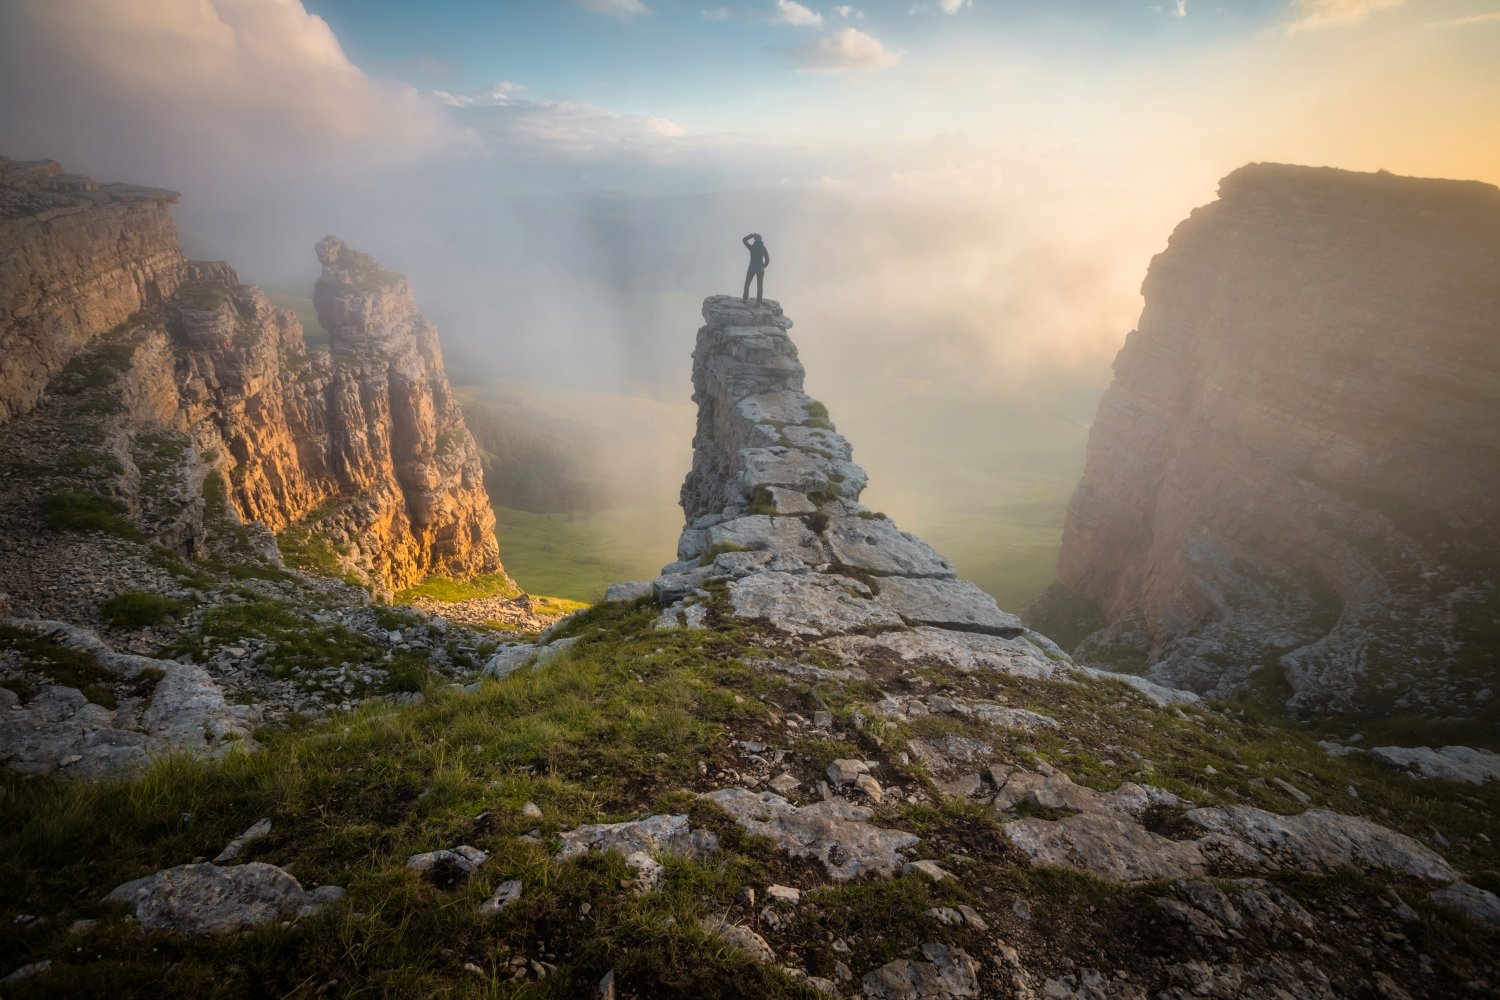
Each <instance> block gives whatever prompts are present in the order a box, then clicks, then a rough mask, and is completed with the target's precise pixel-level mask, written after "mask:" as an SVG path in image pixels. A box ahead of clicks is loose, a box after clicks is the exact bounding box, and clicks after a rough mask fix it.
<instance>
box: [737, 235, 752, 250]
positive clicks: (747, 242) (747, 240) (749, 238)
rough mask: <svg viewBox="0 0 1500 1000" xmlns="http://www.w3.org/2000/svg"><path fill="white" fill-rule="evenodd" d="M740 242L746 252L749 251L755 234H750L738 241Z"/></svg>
mask: <svg viewBox="0 0 1500 1000" xmlns="http://www.w3.org/2000/svg"><path fill="white" fill-rule="evenodd" d="M740 242H741V243H743V244H745V249H746V250H748V249H750V244H751V243H753V242H755V234H754V233H751V234H750V235H749V236H746V237H745V238H744V239H742V240H740Z"/></svg>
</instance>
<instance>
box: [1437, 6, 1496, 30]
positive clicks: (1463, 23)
mask: <svg viewBox="0 0 1500 1000" xmlns="http://www.w3.org/2000/svg"><path fill="white" fill-rule="evenodd" d="M1492 21H1500V10H1492V11H1490V12H1489V13H1488V14H1472V15H1470V16H1469V17H1455V18H1452V19H1450V20H1447V21H1428V22H1427V24H1426V25H1425V27H1428V28H1464V27H1468V26H1469V25H1471V24H1485V23H1488V22H1492Z"/></svg>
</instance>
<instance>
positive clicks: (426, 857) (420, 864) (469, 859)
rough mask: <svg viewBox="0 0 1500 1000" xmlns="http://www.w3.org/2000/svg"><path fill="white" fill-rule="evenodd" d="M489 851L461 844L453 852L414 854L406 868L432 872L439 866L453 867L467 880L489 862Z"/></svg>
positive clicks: (407, 862) (441, 851) (445, 850)
mask: <svg viewBox="0 0 1500 1000" xmlns="http://www.w3.org/2000/svg"><path fill="white" fill-rule="evenodd" d="M489 857H490V854H489V852H488V851H481V850H480V849H479V848H477V847H470V846H469V845H468V844H461V845H459V846H458V847H455V848H453V849H452V850H447V849H444V850H438V851H428V852H427V853H425V854H413V855H412V856H411V857H409V858H407V859H406V867H408V868H410V869H412V870H413V871H419V872H424V873H425V872H430V871H432V870H433V869H434V868H436V867H437V866H439V865H452V866H453V867H454V868H456V869H457V870H458V871H459V872H460V873H462V874H463V876H464V877H465V878H467V877H468V876H470V875H473V874H474V871H475V869H477V868H478V867H479V866H480V865H482V864H484V863H485V862H486V861H488V860H489Z"/></svg>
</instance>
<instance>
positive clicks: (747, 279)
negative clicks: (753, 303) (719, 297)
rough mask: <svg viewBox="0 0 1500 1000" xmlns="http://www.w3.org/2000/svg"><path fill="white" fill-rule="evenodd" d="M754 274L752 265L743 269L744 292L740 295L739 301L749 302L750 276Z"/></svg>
mask: <svg viewBox="0 0 1500 1000" xmlns="http://www.w3.org/2000/svg"><path fill="white" fill-rule="evenodd" d="M754 274H755V268H753V267H752V268H749V269H748V270H747V271H745V294H744V295H741V296H740V301H741V302H749V301H750V278H751V276H753V275H754Z"/></svg>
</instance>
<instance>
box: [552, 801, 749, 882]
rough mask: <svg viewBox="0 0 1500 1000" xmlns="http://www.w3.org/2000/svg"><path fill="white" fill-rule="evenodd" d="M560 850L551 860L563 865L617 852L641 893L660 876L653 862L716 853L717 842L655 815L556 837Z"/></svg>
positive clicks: (680, 819) (678, 819) (676, 819)
mask: <svg viewBox="0 0 1500 1000" xmlns="http://www.w3.org/2000/svg"><path fill="white" fill-rule="evenodd" d="M559 837H560V839H561V840H562V847H561V848H559V849H558V851H557V854H555V855H554V858H555V859H556V860H558V861H566V860H568V859H569V858H572V857H576V856H577V855H579V854H583V853H584V852H586V851H619V852H620V853H621V854H623V855H624V856H625V863H626V864H628V865H629V866H630V867H631V868H633V869H635V871H636V873H637V885H638V887H639V888H641V889H642V890H647V889H650V888H651V887H653V886H654V885H655V883H656V881H657V879H658V878H660V876H661V871H662V866H661V864H660V863H659V862H657V861H656V858H657V857H659V856H660V855H663V854H682V855H686V856H690V857H691V856H697V855H702V854H707V853H709V852H711V851H716V850H718V848H719V841H718V838H717V837H715V836H714V835H713V834H712V833H710V832H708V831H707V830H694V829H693V828H692V826H691V825H690V824H689V823H688V818H687V817H686V816H667V815H656V816H647V817H646V818H645V819H638V820H631V821H628V822H625V823H591V824H588V825H585V826H580V827H578V828H577V829H574V830H569V831H567V832H566V833H562V834H559Z"/></svg>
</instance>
